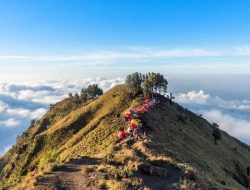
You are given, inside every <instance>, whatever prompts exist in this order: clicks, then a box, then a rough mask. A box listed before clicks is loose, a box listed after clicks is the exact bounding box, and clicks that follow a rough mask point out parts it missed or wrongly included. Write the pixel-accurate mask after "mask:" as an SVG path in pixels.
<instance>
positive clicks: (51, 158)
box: [39, 150, 59, 166]
mask: <svg viewBox="0 0 250 190" xmlns="http://www.w3.org/2000/svg"><path fill="white" fill-rule="evenodd" d="M58 155H59V153H58V152H57V151H54V150H51V151H48V152H47V153H46V154H45V155H44V156H43V157H42V158H41V159H40V162H39V163H40V165H41V166H43V165H45V164H47V163H53V162H56V159H57V157H58Z"/></svg>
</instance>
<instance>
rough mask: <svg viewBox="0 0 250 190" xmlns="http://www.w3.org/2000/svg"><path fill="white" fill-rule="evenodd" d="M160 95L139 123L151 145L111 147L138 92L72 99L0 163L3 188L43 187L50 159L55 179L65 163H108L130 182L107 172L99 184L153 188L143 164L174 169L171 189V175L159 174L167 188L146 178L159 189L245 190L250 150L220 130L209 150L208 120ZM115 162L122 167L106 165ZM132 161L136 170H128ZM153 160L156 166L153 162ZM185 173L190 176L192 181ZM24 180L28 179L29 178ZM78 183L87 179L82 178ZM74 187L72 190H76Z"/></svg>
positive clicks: (55, 108)
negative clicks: (81, 101) (134, 181)
mask: <svg viewBox="0 0 250 190" xmlns="http://www.w3.org/2000/svg"><path fill="white" fill-rule="evenodd" d="M159 97H160V102H161V103H160V105H159V106H158V107H157V108H155V109H154V110H149V111H148V112H147V113H146V116H145V117H144V118H145V121H144V122H146V123H147V125H148V126H149V127H150V128H151V129H152V132H151V133H150V134H149V139H144V140H142V141H136V140H134V139H132V140H131V141H132V142H130V141H129V140H128V141H125V142H123V141H122V144H121V142H117V141H116V135H117V132H118V131H119V129H120V127H121V126H124V125H125V123H124V121H123V118H122V115H123V113H124V112H126V110H128V109H129V107H133V106H134V105H135V104H137V103H138V102H142V101H143V96H142V95H141V94H140V93H139V94H136V95H135V94H134V93H133V91H132V90H131V89H130V88H129V87H128V86H126V85H118V86H116V87H114V88H112V89H111V90H109V91H108V92H106V93H104V94H103V95H102V96H100V97H99V98H97V99H94V100H91V101H89V102H87V103H86V104H77V103H74V102H73V101H72V100H71V99H70V98H68V99H65V100H63V101H61V102H59V103H57V104H55V105H54V106H53V108H51V109H50V110H49V111H48V113H47V114H45V116H44V117H43V118H42V119H41V120H40V121H38V122H37V123H36V124H35V125H34V126H31V127H30V128H29V129H28V130H27V131H26V132H25V133H24V135H22V136H21V137H20V138H19V139H18V141H17V144H16V145H15V146H13V148H12V149H11V150H10V151H8V152H7V153H6V154H5V155H4V156H3V157H2V158H1V165H2V167H1V168H0V172H1V174H0V179H1V183H0V184H1V186H0V187H2V188H3V189H11V188H14V187H16V188H17V189H18V188H19V189H22V188H24V189H25V188H26V189H27V184H28V188H30V189H32V188H35V187H36V185H38V186H37V187H39V188H40V189H42V188H43V187H42V185H41V183H40V182H41V181H42V180H43V179H44V178H46V175H47V174H46V172H45V173H43V172H41V170H42V169H41V168H42V167H47V165H50V164H48V163H46V166H43V165H42V164H41V163H42V161H43V160H45V158H46V156H48V154H51V155H52V157H53V154H54V157H55V158H53V159H54V160H53V162H52V163H53V164H54V166H56V167H55V168H52V170H51V171H50V172H48V173H52V174H50V175H54V174H55V173H53V172H54V169H55V170H56V168H57V169H59V171H60V168H63V166H65V165H66V168H67V164H69V163H72V160H80V161H81V160H82V158H83V157H86V158H89V159H90V158H91V159H98V160H101V161H100V163H97V164H96V165H95V167H97V168H98V167H100V166H101V165H105V164H106V165H105V167H106V168H109V167H110V168H112V167H116V169H117V168H119V167H122V169H121V170H122V171H126V172H127V173H130V172H132V173H133V174H131V176H130V175H129V176H127V173H126V172H125V173H126V175H125V177H124V179H119V180H120V181H119V180H118V181H116V180H117V179H116V178H115V177H112V175H111V174H109V172H107V171H106V173H105V172H104V173H105V174H107V175H108V176H109V178H108V179H105V176H102V175H103V173H102V174H100V172H99V171H97V170H96V171H94V172H93V173H94V174H96V175H97V176H99V177H100V176H102V177H103V179H102V177H100V179H98V180H99V181H100V180H106V181H107V183H111V182H112V181H113V182H114V181H116V183H118V184H121V185H124V184H127V185H124V186H123V188H124V189H129V188H132V187H133V184H132V185H131V184H129V183H131V182H127V181H129V179H130V178H131V179H139V178H141V179H142V181H141V182H140V183H139V182H138V184H134V187H135V189H140V188H141V187H151V188H152V189H154V188H158V187H156V186H155V185H152V184H153V182H152V183H151V184H148V183H147V181H150V180H149V179H148V177H147V175H144V173H141V172H142V171H144V172H146V173H147V169H145V168H147V166H150V167H151V166H152V167H153V168H154V170H155V171H156V172H159V171H162V172H165V170H166V172H167V170H168V171H170V174H171V171H174V172H172V176H177V177H178V181H176V180H174V181H173V182H172V183H170V181H171V180H172V178H171V176H169V178H168V179H167V178H166V179H165V178H164V176H163V179H164V180H165V181H166V183H165V182H163V180H161V178H157V177H156V176H157V175H151V174H150V175H151V177H152V179H155V180H156V181H158V182H159V184H162V188H164V185H165V187H168V189H170V186H171V188H173V189H174V188H175V189H178V188H179V189H181V188H182V189H184V188H185V185H186V189H188V188H189V189H191V188H193V189H198V188H202V189H216V188H217V189H239V190H240V189H249V176H248V175H247V168H248V167H249V165H250V148H249V146H248V145H246V144H244V143H242V142H240V141H239V140H237V139H235V138H233V137H231V136H230V135H228V134H227V133H226V132H223V131H221V134H222V139H221V141H219V143H218V145H214V139H213V136H212V131H213V126H212V125H211V124H210V123H209V122H207V121H206V120H205V119H204V118H201V117H200V116H197V115H196V114H194V113H192V112H190V111H189V110H187V109H185V108H183V107H181V106H179V105H178V104H176V103H175V102H173V101H171V100H170V99H167V98H165V97H163V96H159ZM110 147H113V148H112V150H109V149H110ZM53 151H54V152H53ZM124 152H125V153H124ZM126 154H128V155H130V156H127V155H126ZM51 155H50V157H51ZM119 155H120V157H125V158H124V159H125V160H123V161H120V160H119V159H118V158H119ZM50 159H51V158H50ZM112 159H113V162H115V163H116V164H117V163H119V164H117V165H116V164H113V165H112V164H110V162H111V163H112ZM103 160H105V161H103ZM107 160H109V161H107ZM110 160H111V161H110ZM46 161H48V160H46ZM82 161H83V163H81V162H80V163H81V164H82V167H83V166H84V165H86V164H85V162H86V160H84V159H83V160H82ZM120 162H121V163H122V164H121V163H120ZM131 162H132V163H133V164H134V165H136V167H137V169H133V168H130V164H131ZM157 162H161V164H159V163H158V165H157V164H155V163H157ZM165 162H167V163H168V164H166V163H165ZM55 163H56V164H55ZM162 163H165V164H162ZM133 164H132V165H133ZM69 165H70V164H69ZM73 165H74V162H73ZM69 167H71V165H70V166H69ZM73 168H74V167H73ZM76 168H77V169H79V168H78V167H76ZM164 168H165V169H164ZM174 168H177V170H176V171H175V169H174ZM43 169H44V168H43ZM107 170H108V169H107ZM113 170H115V169H114V168H113ZM127 170H128V171H129V172H128V171H127ZM145 170H146V171H145ZM158 170H159V171H158ZM61 171H63V170H62V169H61ZM78 172H79V171H78ZM138 172H139V174H138ZM185 172H189V173H188V174H189V175H191V174H192V175H191V177H190V176H188V175H187V174H185ZM41 173H42V174H41ZM29 174H32V175H33V176H32V177H30V176H29ZM64 174H66V173H65V172H64ZM78 174H79V175H77V177H81V175H82V173H78ZM137 174H138V176H136V175H137ZM177 174H178V175H177ZM55 175H56V174H55ZM60 175H61V174H60ZM60 175H58V176H60ZM110 175H111V177H110ZM150 175H149V176H150ZM43 176H45V177H43ZM161 177H162V176H161ZM26 178H31V179H32V180H30V179H29V180H30V181H33V182H34V181H35V182H34V184H29V183H27V181H26ZM179 178H181V180H179ZM190 178H193V179H190ZM70 179H71V178H70ZM82 179H85V180H88V179H89V178H88V176H86V175H85V176H82ZM126 180H127V181H126ZM185 180H186V181H185ZM25 181H26V182H25ZM99 181H95V182H93V184H92V187H91V188H93V189H94V188H96V189H98V188H100V187H99V186H98V184H99ZM110 181H111V182H110ZM139 181H140V180H139ZM125 182H126V183H125ZM20 183H21V185H20ZM24 183H26V184H24ZM185 183H186V184H185ZM25 185H26V187H25ZM51 185H52V184H51ZM52 186H53V185H52ZM106 186H108V185H107V184H106ZM109 186H111V185H109ZM191 186H192V187H191ZM72 188H73V189H74V187H73V186H72ZM55 189H56V187H55ZM58 189H60V188H58Z"/></svg>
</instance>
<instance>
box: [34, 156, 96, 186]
mask: <svg viewBox="0 0 250 190" xmlns="http://www.w3.org/2000/svg"><path fill="white" fill-rule="evenodd" d="M98 162H99V161H98V160H97V159H93V158H87V157H84V158H81V159H78V160H72V161H71V162H69V163H67V164H65V166H64V167H63V168H60V169H58V170H57V171H54V172H52V173H51V174H48V175H45V176H43V177H42V178H41V179H39V181H38V185H37V186H36V188H35V189H36V190H85V189H89V190H96V187H95V186H96V185H95V178H90V177H87V176H85V174H83V172H82V171H81V167H82V166H84V165H94V164H97V163H98Z"/></svg>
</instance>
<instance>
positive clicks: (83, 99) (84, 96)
mask: <svg viewBox="0 0 250 190" xmlns="http://www.w3.org/2000/svg"><path fill="white" fill-rule="evenodd" d="M87 100H88V91H87V89H85V88H84V89H82V90H81V96H80V101H81V102H86V101H87Z"/></svg>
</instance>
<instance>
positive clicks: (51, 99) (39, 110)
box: [0, 77, 124, 155]
mask: <svg viewBox="0 0 250 190" xmlns="http://www.w3.org/2000/svg"><path fill="white" fill-rule="evenodd" d="M123 82H124V79H123V78H115V79H105V78H101V77H97V78H86V79H81V80H74V81H64V80H61V81H43V82H36V83H22V84H18V83H0V155H1V154H2V153H4V152H5V151H6V150H7V149H8V148H9V145H11V144H14V142H15V138H16V136H17V135H18V134H20V133H22V132H23V131H24V130H26V129H27V127H28V126H29V124H30V121H31V119H39V118H41V116H43V115H44V114H45V113H46V111H47V109H48V107H49V105H50V104H53V103H56V102H58V101H60V100H62V99H64V98H65V97H67V96H68V93H69V92H73V93H75V92H80V90H81V89H82V88H84V87H86V86H88V85H89V84H93V83H96V84H98V85H99V86H100V87H101V88H102V89H104V90H105V91H106V90H108V89H109V88H111V87H113V86H115V85H117V84H120V83H123Z"/></svg>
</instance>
